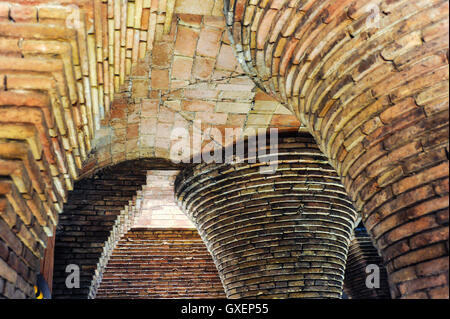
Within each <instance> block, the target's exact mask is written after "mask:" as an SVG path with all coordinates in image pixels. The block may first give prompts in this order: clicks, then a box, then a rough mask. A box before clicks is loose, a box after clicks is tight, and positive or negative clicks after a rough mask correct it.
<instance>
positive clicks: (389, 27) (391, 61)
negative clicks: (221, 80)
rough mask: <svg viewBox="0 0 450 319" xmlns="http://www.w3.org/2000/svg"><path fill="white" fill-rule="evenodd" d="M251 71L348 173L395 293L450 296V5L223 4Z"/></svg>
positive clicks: (370, 0)
mask: <svg viewBox="0 0 450 319" xmlns="http://www.w3.org/2000/svg"><path fill="white" fill-rule="evenodd" d="M225 10H226V17H227V24H228V26H229V31H230V35H231V36H230V38H232V39H233V40H232V41H233V42H234V47H235V49H236V53H237V55H238V56H239V61H240V62H242V63H243V64H242V67H243V68H244V69H245V70H246V72H247V73H248V74H249V75H250V76H251V77H252V78H253V79H254V80H255V81H256V82H257V83H258V85H259V86H260V87H262V88H264V90H265V91H267V92H270V93H271V94H272V95H273V96H275V97H277V99H278V100H280V101H281V102H283V103H284V104H285V105H286V106H287V107H288V108H289V109H290V110H292V111H293V112H294V113H295V114H296V115H297V117H298V118H299V119H301V121H302V122H303V124H304V125H305V126H306V127H307V128H308V129H309V131H310V132H311V133H312V134H313V136H314V138H315V139H316V141H317V143H318V145H319V146H320V148H321V149H322V151H323V152H324V154H326V156H327V157H328V158H329V160H330V163H331V164H332V165H333V167H335V169H336V171H337V173H338V174H339V175H340V176H341V178H342V181H343V184H344V186H345V188H346V190H347V192H348V194H349V196H350V198H351V199H352V201H353V202H354V203H355V207H356V208H357V209H358V210H359V211H361V212H362V215H363V222H364V224H365V226H366V228H367V230H368V231H369V233H370V234H371V235H372V237H373V238H374V240H375V242H376V246H377V247H378V249H379V250H380V251H381V252H382V255H383V258H384V260H385V262H386V266H387V271H388V274H389V281H390V289H391V294H392V296H393V297H396V298H398V297H404V298H448V285H449V279H448V238H449V237H448V167H449V166H448V153H449V149H448V78H449V77H448V75H449V72H448V1H442V0H437V1H419V2H414V3H412V2H411V1H380V0H364V1H355V0H343V1H331V0H330V1H329V0H317V1H307V2H304V1H284V0H274V1H246V0H230V1H225Z"/></svg>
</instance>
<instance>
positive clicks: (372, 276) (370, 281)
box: [366, 264, 380, 289]
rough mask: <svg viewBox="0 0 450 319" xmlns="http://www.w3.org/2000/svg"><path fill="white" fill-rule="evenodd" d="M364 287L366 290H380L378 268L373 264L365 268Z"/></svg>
mask: <svg viewBox="0 0 450 319" xmlns="http://www.w3.org/2000/svg"><path fill="white" fill-rule="evenodd" d="M366 274H367V277H366V287H367V288H368V289H378V288H380V267H378V265H375V264H370V265H367V266H366Z"/></svg>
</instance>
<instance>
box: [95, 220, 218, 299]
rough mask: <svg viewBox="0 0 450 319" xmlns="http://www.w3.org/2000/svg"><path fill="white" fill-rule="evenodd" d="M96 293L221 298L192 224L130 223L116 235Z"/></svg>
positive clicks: (211, 265)
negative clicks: (128, 228) (180, 227)
mask: <svg viewBox="0 0 450 319" xmlns="http://www.w3.org/2000/svg"><path fill="white" fill-rule="evenodd" d="M96 298H98V299H104V298H108V299H109V298H126V299H134V298H144V299H148V298H202V299H205V298H225V293H224V291H223V287H222V283H221V282H220V278H219V275H218V273H217V269H216V266H215V265H214V262H213V260H212V258H211V256H210V254H209V252H208V250H207V249H206V247H205V244H204V243H203V241H202V239H201V238H200V236H199V235H198V233H197V231H196V230H187V229H183V230H177V229H152V230H150V229H139V228H134V229H133V230H132V231H130V232H128V233H127V234H126V235H125V236H124V237H122V238H121V239H120V241H119V242H118V245H117V247H116V248H115V249H114V251H113V253H112V256H111V258H110V259H109V262H108V264H107V267H106V270H105V272H104V275H103V279H102V281H101V283H100V285H99V288H98V291H97V294H96Z"/></svg>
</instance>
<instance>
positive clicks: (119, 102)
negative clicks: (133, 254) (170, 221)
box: [0, 0, 300, 256]
mask: <svg viewBox="0 0 450 319" xmlns="http://www.w3.org/2000/svg"><path fill="white" fill-rule="evenodd" d="M174 4H175V1H171V0H168V1H156V0H136V1H118V0H117V1H114V0H110V1H99V0H96V1H91V0H85V1H76V2H75V1H60V2H59V3H58V4H55V3H54V2H53V1H46V0H39V1H24V0H16V1H8V2H2V3H0V55H1V56H0V57H1V58H0V78H1V79H0V83H1V84H0V90H1V91H0V105H1V107H0V123H1V126H0V173H1V175H2V176H9V177H10V179H5V178H3V177H2V179H1V180H0V185H1V188H0V189H1V193H0V194H1V197H0V200H1V202H2V205H4V206H5V207H6V208H5V209H6V210H5V211H8V209H9V208H8V207H10V206H11V207H12V208H13V209H14V211H15V212H17V213H18V215H19V217H20V219H21V220H22V221H23V223H24V225H26V226H28V227H24V228H23V236H24V237H23V241H24V243H25V244H26V245H27V246H28V247H29V248H30V249H31V250H32V251H33V252H34V253H35V254H36V255H37V256H41V255H42V250H43V248H44V247H45V243H46V237H45V236H43V235H42V234H41V233H40V232H39V231H37V229H35V230H33V228H32V227H31V228H30V225H33V224H34V220H36V222H37V223H38V224H39V225H40V226H41V227H42V229H44V230H45V232H46V235H47V236H49V235H52V232H53V227H54V226H55V225H56V224H57V220H58V213H59V212H61V210H62V207H63V203H64V202H65V201H66V200H67V192H68V191H70V190H72V189H73V184H74V181H76V180H78V179H79V178H80V174H83V173H85V174H87V173H89V172H91V171H93V170H95V169H98V168H100V167H103V166H105V165H107V164H111V163H118V162H120V161H122V160H124V159H135V158H144V157H164V158H168V156H169V148H170V146H171V145H170V141H169V139H168V138H167V137H168V136H169V135H170V132H171V130H172V129H173V128H174V127H186V128H188V129H189V128H190V129H191V130H192V125H194V120H201V121H202V125H201V127H200V129H201V130H202V134H203V136H204V143H208V142H209V141H210V140H211V137H210V136H209V132H210V129H211V127H217V128H219V129H221V130H223V128H224V127H225V125H226V126H231V127H238V128H243V129H246V128H248V127H254V128H265V127H268V126H269V125H276V126H278V125H280V124H281V125H283V126H286V127H287V128H288V129H298V127H299V125H300V124H299V122H298V120H297V119H296V118H295V117H294V116H292V115H290V113H289V111H287V110H286V109H285V108H284V107H283V106H281V105H280V104H278V103H276V102H274V100H273V99H272V98H270V97H268V96H267V95H265V94H264V93H262V92H261V91H258V90H257V89H256V88H255V86H254V84H253V83H252V82H251V80H249V78H248V77H247V76H246V75H245V74H244V73H243V71H242V70H241V69H240V67H239V66H238V63H237V61H236V58H235V57H234V55H233V54H232V49H231V46H230V45H229V40H228V39H227V36H226V32H224V29H225V21H224V18H223V17H222V13H221V12H222V9H221V8H222V5H223V4H222V3H221V1H216V2H215V1H202V2H201V4H197V3H195V4H194V3H193V1H188V0H179V1H176V6H174ZM150 66H151V67H150ZM218 142H221V141H218ZM14 215H15V214H14ZM11 216H13V214H12V213H11ZM12 218H13V217H11V218H10V219H7V221H8V222H9V223H10V226H11V227H12V226H13V225H14V223H15V221H13V220H12Z"/></svg>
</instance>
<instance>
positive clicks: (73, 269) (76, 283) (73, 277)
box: [66, 264, 80, 289]
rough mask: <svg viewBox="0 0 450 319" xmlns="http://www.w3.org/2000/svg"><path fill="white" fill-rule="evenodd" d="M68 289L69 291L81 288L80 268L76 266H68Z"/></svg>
mask: <svg viewBox="0 0 450 319" xmlns="http://www.w3.org/2000/svg"><path fill="white" fill-rule="evenodd" d="M66 273H68V275H67V277H66V287H67V288H68V289H73V288H80V267H79V266H78V265H75V264H70V265H67V266H66Z"/></svg>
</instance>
